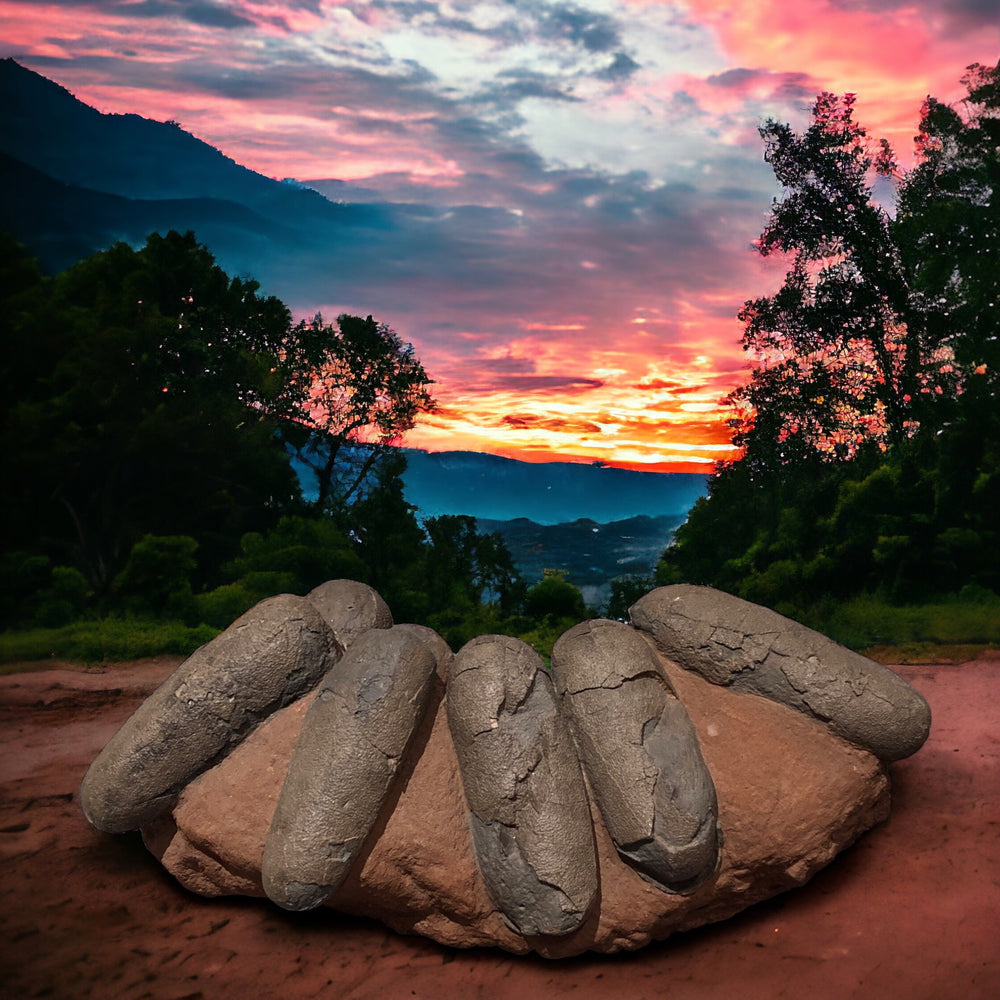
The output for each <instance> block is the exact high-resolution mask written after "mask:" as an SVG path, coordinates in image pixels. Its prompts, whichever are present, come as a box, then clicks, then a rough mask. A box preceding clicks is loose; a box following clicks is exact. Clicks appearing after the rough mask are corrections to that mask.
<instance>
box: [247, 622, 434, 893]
mask: <svg viewBox="0 0 1000 1000" xmlns="http://www.w3.org/2000/svg"><path fill="white" fill-rule="evenodd" d="M436 668H437V657H436V655H435V650H434V648H433V646H432V645H431V644H430V643H429V642H428V641H426V636H423V635H421V632H420V630H419V629H418V628H417V627H416V626H408V625H396V626H394V627H392V628H389V629H371V630H369V631H367V632H365V633H363V634H362V635H360V636H358V637H357V638H356V639H355V640H354V642H353V643H352V644H351V646H350V648H349V649H348V650H347V652H346V653H345V654H344V658H343V659H342V660H341V661H340V662H339V663H338V664H337V666H336V667H335V668H334V669H333V670H332V671H330V673H329V674H328V675H327V676H326V678H324V680H323V682H322V684H321V685H320V687H319V690H318V692H317V695H316V698H315V700H314V701H313V703H312V704H311V705H310V706H309V710H308V712H307V713H306V717H305V722H304V723H303V727H302V733H301V735H300V737H299V741H298V743H297V744H296V747H295V751H294V753H293V754H292V758H291V761H290V762H289V766H288V774H287V777H286V778H285V783H284V785H283V786H282V789H281V795H280V796H279V798H278V805H277V808H276V810H275V813H274V817H273V819H272V821H271V826H270V829H269V831H268V834H267V839H266V841H265V845H264V859H263V867H262V877H263V884H264V891H265V892H266V893H267V895H268V897H269V898H270V899H271V900H273V901H274V902H275V903H277V904H278V905H279V906H281V907H284V908H285V909H287V910H308V909H312V908H313V907H316V906H319V905H320V904H322V903H323V902H325V901H326V899H327V898H328V897H329V896H330V895H331V894H332V893H333V892H334V891H335V890H336V889H337V888H338V887H339V886H340V885H341V884H342V883H343V881H344V879H345V878H346V877H347V874H348V871H349V870H350V867H351V865H352V864H353V862H354V860H355V858H356V857H357V855H358V852H359V851H360V850H361V847H362V845H363V844H364V842H365V839H366V838H367V836H368V834H369V833H370V832H371V830H372V827H374V825H375V822H376V820H377V819H378V817H379V814H380V812H381V811H382V807H383V804H384V802H385V800H386V797H387V795H388V793H389V790H390V788H391V786H392V782H393V778H394V777H395V775H396V772H397V770H398V768H399V767H400V764H401V763H402V762H403V760H404V758H405V754H406V751H407V747H408V746H409V744H410V741H411V739H412V737H413V734H414V733H415V731H416V730H417V727H418V725H419V724H420V721H421V720H422V719H423V717H424V715H425V713H426V710H427V706H428V703H429V699H430V695H431V692H432V690H433V685H434V680H435V676H436V674H435V671H436Z"/></svg>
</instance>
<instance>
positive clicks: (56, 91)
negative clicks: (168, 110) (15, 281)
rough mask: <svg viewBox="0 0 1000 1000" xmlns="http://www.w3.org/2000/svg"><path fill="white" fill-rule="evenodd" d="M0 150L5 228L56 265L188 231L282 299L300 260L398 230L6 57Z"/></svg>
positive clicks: (232, 268) (293, 284)
mask: <svg viewBox="0 0 1000 1000" xmlns="http://www.w3.org/2000/svg"><path fill="white" fill-rule="evenodd" d="M0 154H2V155H0V228H3V229H7V230H9V231H11V232H13V234H14V235H15V236H16V237H17V238H18V239H19V240H21V242H23V243H24V244H25V245H26V246H28V247H29V249H31V251H32V252H33V253H35V254H36V255H37V256H38V257H39V260H40V261H41V263H42V265H43V266H44V267H45V268H46V269H48V270H50V271H58V270H62V269H63V268H65V267H68V266H69V265H71V264H73V263H75V262H76V261H77V260H79V259H80V258H82V257H84V256H87V255H89V254H90V253H93V252H95V251H97V250H103V249H106V248H107V247H108V246H109V245H110V244H111V243H113V242H115V241H116V240H124V241H126V242H128V243H131V244H133V245H137V244H141V243H142V242H144V241H145V238H146V237H147V236H148V235H149V233H150V232H153V231H159V232H166V231H167V230H168V229H177V230H179V231H181V232H183V231H185V230H186V229H191V230H193V231H194V232H195V233H196V235H197V237H198V239H199V240H200V241H201V242H203V243H205V244H206V245H207V246H208V247H209V249H210V250H211V251H212V252H213V253H214V254H215V255H216V257H217V258H218V259H219V262H220V263H221V264H222V266H223V267H224V268H225V269H226V270H227V271H229V272H230V273H236V274H249V275H252V276H253V277H255V278H257V279H258V280H259V281H261V284H262V285H263V286H264V288H265V290H266V291H267V292H268V293H269V294H276V295H278V296H279V297H280V298H283V299H286V300H287V299H288V298H289V297H290V296H291V295H293V294H295V293H298V294H301V293H302V290H303V288H304V281H303V280H302V277H301V276H300V275H299V274H298V273H297V271H299V270H301V263H302V261H303V260H304V259H305V258H307V257H310V258H311V259H313V260H314V269H313V273H315V270H316V268H317V267H322V264H323V261H322V258H323V257H324V255H327V254H331V253H332V252H333V248H335V247H336V245H337V242H338V241H342V240H344V238H345V237H344V233H345V231H352V230H358V229H363V230H364V231H365V232H366V233H368V234H371V233H374V232H379V231H386V230H391V229H392V223H391V221H390V220H388V219H387V218H386V215H385V209H384V208H383V207H382V206H378V205H366V204H344V203H334V202H332V201H330V200H329V199H327V198H326V197H324V196H323V195H322V194H320V193H319V192H317V191H315V190H313V189H312V188H310V187H308V186H306V185H300V184H292V183H282V182H280V181H276V180H272V179H271V178H268V177H265V176H264V175H263V174H259V173H256V172H255V171H253V170H250V169H249V168H247V167H243V166H240V164H238V163H236V162H235V161H234V160H232V159H230V158H229V157H227V156H225V155H224V154H223V153H222V152H220V151H219V150H218V149H216V148H215V147H214V146H211V145H209V144H208V143H206V142H203V141H202V140H200V139H198V138H196V137H195V136H193V135H191V134H190V133H188V132H186V131H184V129H183V128H181V127H180V126H179V125H178V124H176V123H170V122H156V121H152V120H150V119H147V118H143V117H141V116H140V115H135V114H125V115H117V114H102V113H101V112H99V111H97V110H95V109H94V108H91V107H89V106H88V105H86V104H84V103H83V102H82V101H79V100H77V98H75V97H74V96H73V95H72V94H71V93H70V92H69V91H68V90H66V89H65V88H64V87H61V86H59V84H57V83H54V82H53V81H51V80H49V79H47V78H46V77H43V76H41V75H39V74H37V73H33V72H32V71H31V70H28V69H26V68H24V67H23V66H21V65H20V64H19V63H17V62H15V61H14V60H13V59H3V60H0ZM317 256H318V257H319V258H320V262H319V264H316V263H315V258H316V257H317ZM331 270H332V269H331ZM334 273H335V272H334Z"/></svg>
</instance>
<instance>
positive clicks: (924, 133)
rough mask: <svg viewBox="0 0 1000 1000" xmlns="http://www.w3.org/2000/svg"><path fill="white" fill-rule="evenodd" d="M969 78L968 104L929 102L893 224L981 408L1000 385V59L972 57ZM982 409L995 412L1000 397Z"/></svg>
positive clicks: (913, 283)
mask: <svg viewBox="0 0 1000 1000" xmlns="http://www.w3.org/2000/svg"><path fill="white" fill-rule="evenodd" d="M962 83H963V84H964V85H965V86H966V88H967V91H968V96H967V97H966V98H965V100H963V101H962V102H961V103H960V105H959V106H957V107H949V106H948V105H946V104H943V103H941V102H940V101H937V100H936V99H935V98H933V97H928V98H927V100H926V101H925V102H924V106H923V109H922V111H921V117H920V130H919V133H918V134H917V137H916V143H917V154H918V162H917V165H916V166H915V168H914V169H913V170H911V171H910V172H909V173H908V174H907V175H906V177H905V178H904V180H903V183H902V184H901V186H900V192H899V198H898V213H897V217H896V221H895V224H894V226H893V231H894V235H895V236H896V239H897V240H898V242H899V246H900V248H901V252H902V261H903V267H904V270H905V272H906V277H907V281H908V284H909V286H910V288H911V289H912V294H913V298H914V300H915V312H917V313H918V314H919V315H920V316H921V317H922V319H923V322H924V324H925V325H926V327H927V328H928V329H929V330H932V331H933V335H934V336H935V338H936V339H937V340H939V341H940V342H941V343H944V344H947V345H948V346H949V348H950V349H951V350H952V352H953V353H954V357H955V362H956V364H957V365H959V366H960V367H961V370H962V375H963V388H964V390H965V393H966V394H968V399H969V400H972V401H974V402H975V404H976V405H977V406H981V407H982V404H983V403H984V402H985V401H986V400H995V398H996V393H997V387H998V384H1000V267H998V264H997V262H998V259H1000V62H998V63H997V65H996V66H994V67H992V68H990V67H986V66H983V65H981V64H979V63H975V64H973V65H972V66H969V67H968V69H967V71H966V75H965V76H964V77H963V78H962ZM982 410H983V412H982V414H981V416H983V417H987V416H990V415H993V416H995V410H996V406H995V404H994V405H992V406H989V405H987V406H986V407H982Z"/></svg>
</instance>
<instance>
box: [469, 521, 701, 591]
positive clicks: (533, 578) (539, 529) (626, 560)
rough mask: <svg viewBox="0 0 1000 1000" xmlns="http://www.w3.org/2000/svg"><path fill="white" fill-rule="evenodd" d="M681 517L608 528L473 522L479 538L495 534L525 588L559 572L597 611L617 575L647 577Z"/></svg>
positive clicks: (588, 524)
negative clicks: (548, 574)
mask: <svg viewBox="0 0 1000 1000" xmlns="http://www.w3.org/2000/svg"><path fill="white" fill-rule="evenodd" d="M683 520H684V516H683V515H681V516H673V517H647V516H645V515H643V516H640V517H630V518H626V519H624V520H621V521H612V522H610V523H608V524H599V523H597V522H595V521H592V520H590V519H589V518H580V519H579V520H576V521H572V522H569V523H566V524H552V525H545V524H536V523H535V522H534V521H529V520H528V519H527V518H523V517H519V518H516V519H515V520H513V521H490V520H485V519H483V520H479V521H477V522H476V527H477V530H478V531H480V532H481V533H483V534H489V533H492V532H499V534H500V535H502V536H503V540H504V542H505V543H506V545H507V549H508V550H509V552H510V554H511V556H512V558H513V560H514V565H515V566H516V567H517V568H518V571H519V572H520V573H521V576H523V577H524V579H525V581H526V582H527V583H529V584H532V583H536V582H537V581H538V580H540V579H541V578H542V575H543V574H544V572H545V570H547V569H549V570H551V569H555V570H559V571H560V572H561V573H563V574H564V575H565V577H566V579H567V580H569V582H570V583H572V584H575V585H576V586H577V587H579V588H580V590H581V591H582V592H583V599H584V601H586V603H587V606H588V607H591V608H600V607H602V606H603V605H606V604H607V601H608V598H609V597H610V596H611V581H612V580H613V579H614V578H615V577H617V576H651V575H652V572H653V570H654V568H655V567H656V562H657V560H658V559H659V558H660V555H661V554H662V552H663V550H664V549H665V548H666V547H667V545H668V544H669V542H670V539H671V538H672V537H673V533H674V530H675V529H676V528H677V526H678V525H679V524H680V523H681V522H682V521H683Z"/></svg>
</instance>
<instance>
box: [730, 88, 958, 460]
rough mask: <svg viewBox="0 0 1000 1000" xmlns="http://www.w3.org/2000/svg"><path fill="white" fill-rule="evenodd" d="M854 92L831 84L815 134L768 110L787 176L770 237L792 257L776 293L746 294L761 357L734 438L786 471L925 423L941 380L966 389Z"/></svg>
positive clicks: (778, 167) (775, 249)
mask: <svg viewBox="0 0 1000 1000" xmlns="http://www.w3.org/2000/svg"><path fill="white" fill-rule="evenodd" d="M854 103H855V99H854V95H852V94H847V95H845V96H844V97H842V98H838V97H836V96H834V95H833V94H828V93H824V94H821V95H820V96H819V97H818V98H817V100H816V103H815V105H814V107H813V112H812V114H813V121H812V124H811V125H810V126H809V127H808V128H807V129H806V131H805V132H804V133H803V134H802V135H798V134H796V133H795V132H794V131H793V130H792V128H791V126H789V125H787V124H782V123H779V122H776V121H774V120H770V121H768V122H767V123H766V124H765V125H764V126H763V127H762V128H761V129H760V133H761V136H762V138H763V139H764V143H765V159H766V160H767V162H768V163H770V164H771V166H772V168H773V169H774V173H775V176H776V177H777V179H778V181H779V182H780V183H781V185H782V186H783V188H784V194H783V197H782V198H781V199H780V200H776V201H775V203H774V205H773V207H772V211H771V218H770V220H769V222H768V224H767V226H766V227H765V229H764V232H763V233H762V234H761V237H760V239H759V241H758V243H757V250H758V251H759V253H760V254H761V255H762V256H769V255H771V254H781V255H784V256H787V257H790V259H791V267H790V269H789V271H788V273H787V275H786V277H785V281H784V284H783V285H782V287H781V288H780V289H779V290H778V292H776V293H775V294H774V295H770V296H763V297H761V298H758V299H754V300H750V301H748V302H746V303H745V305H744V307H743V309H742V311H741V312H740V319H741V320H742V321H743V322H744V323H745V332H744V336H743V347H744V350H746V351H747V352H748V353H749V354H751V355H752V356H753V357H754V358H755V359H756V363H757V366H756V368H755V370H754V371H753V373H752V376H751V379H750V381H749V383H748V384H747V385H746V386H743V387H742V388H740V389H737V390H736V391H735V392H734V393H732V394H731V396H730V397H729V401H730V402H731V403H732V404H734V405H735V406H736V407H737V408H738V413H737V416H736V417H735V418H734V420H733V422H732V426H733V429H734V436H733V440H734V443H736V444H737V445H739V446H741V447H742V448H744V449H745V451H746V455H747V459H748V460H749V462H750V463H751V466H752V467H759V468H761V469H764V468H770V469H774V468H777V467H779V466H781V465H784V464H786V463H788V462H790V461H792V460H795V459H797V458H801V457H802V456H804V455H806V454H808V453H810V452H814V451H816V450H818V451H819V452H820V453H821V454H823V455H825V456H827V457H829V458H835V459H836V458H840V459H842V458H848V457H851V456H852V455H854V454H855V453H856V452H857V450H858V449H859V448H860V447H862V446H863V445H864V444H865V443H866V442H871V441H874V442H876V443H878V444H879V445H880V446H881V447H883V448H884V447H885V446H887V445H888V444H889V443H891V442H893V441H898V440H901V439H903V438H904V437H906V436H907V435H908V434H909V433H911V432H912V430H913V428H914V426H915V423H914V420H915V416H916V414H915V400H916V399H917V398H918V396H919V395H920V394H921V393H922V391H923V390H924V389H926V388H928V387H931V388H934V389H937V388H941V390H942V392H943V391H944V390H945V388H947V389H949V391H953V390H954V383H953V380H952V382H950V383H949V379H948V373H949V372H950V371H951V365H950V364H949V362H950V360H951V356H950V352H949V350H948V348H947V345H946V344H944V343H943V342H942V340H941V338H940V336H936V331H934V330H933V329H932V328H929V327H927V326H926V325H925V324H922V323H920V322H913V310H912V303H911V297H910V289H909V287H908V284H907V280H906V274H905V271H904V268H903V266H902V264H901V261H900V254H899V251H898V248H897V246H896V244H895V241H894V239H893V233H892V227H891V219H890V216H889V214H888V213H887V212H886V211H885V210H884V209H883V208H882V207H881V206H880V205H879V204H878V203H877V199H876V197H875V194H874V190H873V184H874V179H875V178H876V177H877V176H878V175H888V174H891V173H892V172H893V170H894V169H895V165H894V160H893V157H892V152H891V150H890V149H889V146H888V144H887V143H886V142H885V141H884V140H883V141H882V142H881V144H880V145H879V147H878V149H877V151H873V149H872V147H871V145H870V143H869V141H868V138H867V134H866V132H865V130H864V129H863V128H862V127H861V126H860V125H858V124H857V122H855V120H854Z"/></svg>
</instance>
